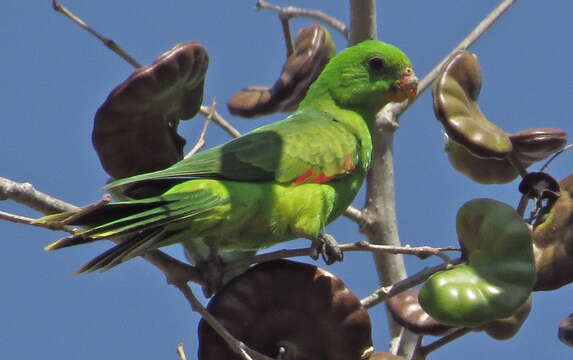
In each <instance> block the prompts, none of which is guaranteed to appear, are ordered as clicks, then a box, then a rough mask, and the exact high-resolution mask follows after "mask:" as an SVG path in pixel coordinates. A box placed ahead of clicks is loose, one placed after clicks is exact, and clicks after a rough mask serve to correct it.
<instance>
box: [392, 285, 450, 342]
mask: <svg viewBox="0 0 573 360" xmlns="http://www.w3.org/2000/svg"><path fill="white" fill-rule="evenodd" d="M419 292H420V291H419V290H418V289H408V290H406V291H404V292H402V293H400V294H398V295H395V296H392V297H391V298H390V299H388V300H387V301H386V305H387V306H388V310H389V311H390V314H391V315H392V317H393V318H394V320H396V322H397V323H398V324H400V325H402V326H404V327H405V328H406V329H408V330H410V331H412V332H413V333H415V334H418V335H434V336H441V335H444V334H445V333H447V332H448V330H450V329H451V328H452V327H451V326H448V325H444V324H441V323H439V322H437V321H436V320H434V318H432V317H431V316H430V315H428V313H427V312H425V311H424V309H422V306H421V305H420V302H419V301H418V293H419Z"/></svg>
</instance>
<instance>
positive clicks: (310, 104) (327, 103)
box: [297, 91, 381, 133]
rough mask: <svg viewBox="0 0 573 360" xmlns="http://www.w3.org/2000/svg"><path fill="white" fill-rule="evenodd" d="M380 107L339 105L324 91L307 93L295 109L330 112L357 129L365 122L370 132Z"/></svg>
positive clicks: (337, 118) (362, 126)
mask: <svg viewBox="0 0 573 360" xmlns="http://www.w3.org/2000/svg"><path fill="white" fill-rule="evenodd" d="M309 93H310V91H309ZM380 109H381V107H380V106H379V105H378V106H376V108H370V107H367V106H360V107H356V108H349V107H346V106H341V105H340V104H338V103H336V101H334V99H332V97H331V96H330V94H328V93H327V92H326V91H324V92H313V93H312V94H307V96H306V97H305V98H304V100H303V101H302V102H301V103H300V105H299V106H298V109H297V110H319V111H324V112H327V113H329V114H332V116H333V117H334V118H335V119H336V120H338V121H340V122H342V123H344V124H346V125H348V126H350V127H351V128H355V129H357V130H358V129H364V124H366V126H367V128H368V132H369V133H372V131H373V128H374V122H375V119H376V114H377V113H378V112H379V111H380Z"/></svg>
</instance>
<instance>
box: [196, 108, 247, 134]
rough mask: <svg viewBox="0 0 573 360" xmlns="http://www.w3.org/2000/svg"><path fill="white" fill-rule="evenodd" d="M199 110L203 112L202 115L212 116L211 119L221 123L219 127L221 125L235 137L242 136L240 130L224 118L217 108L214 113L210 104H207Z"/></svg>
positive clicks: (218, 123)
mask: <svg viewBox="0 0 573 360" xmlns="http://www.w3.org/2000/svg"><path fill="white" fill-rule="evenodd" d="M199 112H200V113H201V115H203V116H205V117H208V118H209V117H210V119H211V120H212V121H213V122H214V123H215V124H217V125H219V127H221V128H222V129H223V130H225V131H226V132H227V134H229V135H231V136H233V137H239V136H241V133H240V132H239V130H237V129H235V128H234V127H233V126H232V125H231V124H229V123H228V122H227V121H226V120H225V118H223V116H221V114H219V112H217V110H214V111H213V112H212V113H211V111H210V110H209V106H205V105H201V109H199Z"/></svg>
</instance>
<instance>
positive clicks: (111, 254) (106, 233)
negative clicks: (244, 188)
mask: <svg viewBox="0 0 573 360" xmlns="http://www.w3.org/2000/svg"><path fill="white" fill-rule="evenodd" d="M228 201H229V199H225V198H221V197H217V196H216V195H214V194H213V193H212V192H210V191H207V190H197V191H194V192H190V193H189V192H187V193H172V194H165V195H161V196H157V197H153V198H146V199H141V200H132V201H124V202H117V203H111V204H106V205H103V206H101V207H98V208H96V209H94V210H93V211H91V212H87V213H86V214H81V215H80V216H78V215H77V212H67V213H61V214H55V215H49V216H46V217H43V218H40V219H38V220H36V222H43V223H55V222H57V223H58V224H60V225H79V226H84V227H86V229H80V230H77V231H76V232H75V233H74V234H73V235H71V236H68V237H65V238H62V239H60V240H57V241H55V242H53V243H51V244H49V245H48V246H46V247H45V250H47V251H51V250H57V249H61V248H65V247H68V246H74V245H80V244H86V243H90V242H93V241H96V240H100V239H106V238H117V237H118V236H128V237H127V238H126V239H124V241H122V242H121V243H120V244H119V245H116V246H115V247H113V248H111V249H109V250H108V251H106V252H104V253H103V254H101V255H100V256H98V257H96V258H95V259H93V260H92V261H90V262H89V263H88V264H86V265H84V266H83V267H82V268H81V269H79V270H78V273H82V272H90V271H94V270H98V269H101V270H107V269H109V268H111V267H113V266H115V265H117V264H119V263H121V262H123V261H126V260H128V259H130V258H132V257H135V256H138V255H141V254H143V253H144V252H145V251H146V250H149V249H152V248H155V247H156V245H158V244H160V243H161V242H163V241H164V240H167V238H169V237H171V236H173V235H174V234H173V232H166V231H164V228H163V227H164V225H167V224H169V223H173V222H179V221H184V220H187V219H191V218H193V217H196V216H198V215H201V214H206V213H207V212H209V211H211V210H212V209H213V208H214V207H216V206H219V205H223V204H225V203H228Z"/></svg>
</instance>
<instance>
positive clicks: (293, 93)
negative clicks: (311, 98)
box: [227, 24, 336, 118]
mask: <svg viewBox="0 0 573 360" xmlns="http://www.w3.org/2000/svg"><path fill="white" fill-rule="evenodd" d="M335 54H336V47H335V45H334V42H333V41H332V38H331V36H330V33H329V32H328V30H326V29H325V28H323V27H322V26H320V25H316V24H314V25H309V26H307V27H305V28H303V29H301V30H300V31H299V33H298V35H297V36H296V40H295V43H294V52H293V53H292V54H291V55H290V56H289V57H288V58H287V60H286V63H285V65H284V67H283V69H282V72H281V75H280V77H279V79H278V80H277V81H276V82H275V83H274V85H273V86H272V87H271V88H268V87H264V86H251V87H248V88H246V89H243V90H240V91H239V92H237V93H235V94H234V95H233V96H232V97H231V99H230V100H229V101H228V103H227V106H228V108H229V112H231V114H233V115H238V116H242V117H246V118H253V117H257V116H262V115H267V114H271V113H274V112H291V111H294V110H295V109H296V108H297V106H298V104H299V103H300V102H301V101H302V99H304V96H305V95H306V91H307V89H308V87H309V86H310V84H312V82H313V81H314V80H316V78H317V77H318V75H319V74H320V72H321V71H322V69H324V66H325V65H326V63H327V62H328V61H329V60H330V58H332V57H333V56H334V55H335Z"/></svg>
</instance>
